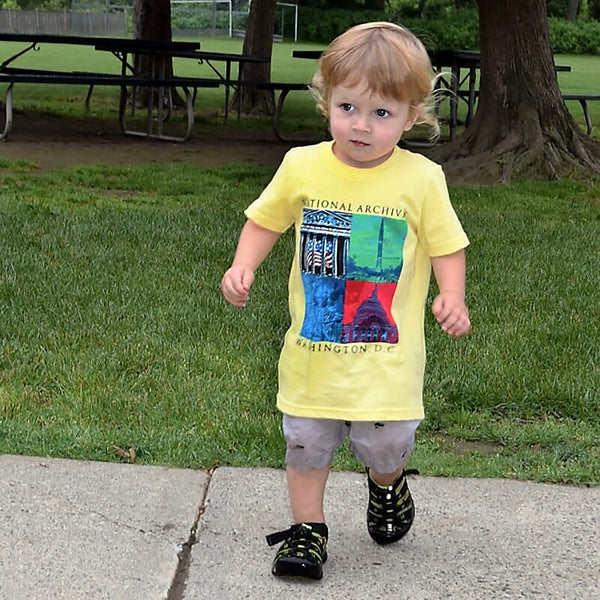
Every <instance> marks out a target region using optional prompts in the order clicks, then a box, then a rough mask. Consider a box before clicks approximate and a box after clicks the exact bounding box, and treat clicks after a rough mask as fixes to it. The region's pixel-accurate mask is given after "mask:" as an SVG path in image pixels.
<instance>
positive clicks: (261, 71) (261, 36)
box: [231, 0, 277, 114]
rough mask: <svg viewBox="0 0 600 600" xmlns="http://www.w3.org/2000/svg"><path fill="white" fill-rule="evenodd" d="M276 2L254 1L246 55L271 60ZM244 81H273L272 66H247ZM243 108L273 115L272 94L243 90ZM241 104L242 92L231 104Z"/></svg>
mask: <svg viewBox="0 0 600 600" xmlns="http://www.w3.org/2000/svg"><path fill="white" fill-rule="evenodd" d="M276 7H277V1H276V0H253V2H252V3H251V4H250V12H249V14H248V23H247V25H246V35H245V37H244V47H243V50H242V53H243V54H249V55H252V56H262V57H265V58H268V59H269V60H271V54H272V49H273V30H274V28H275V10H276ZM242 79H243V80H244V81H253V82H264V83H268V82H269V81H271V63H270V62H268V63H246V64H245V65H244V70H243V72H242ZM241 91H242V107H243V109H244V111H245V112H252V111H256V112H267V113H269V114H271V113H272V112H273V111H274V104H273V94H271V93H270V92H268V91H266V90H259V89H257V88H256V87H250V86H245V87H242V90H241ZM239 100H240V90H238V91H237V92H236V94H235V95H234V98H233V100H232V102H231V104H232V106H233V107H237V103H238V102H239Z"/></svg>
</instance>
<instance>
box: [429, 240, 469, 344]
mask: <svg viewBox="0 0 600 600" xmlns="http://www.w3.org/2000/svg"><path fill="white" fill-rule="evenodd" d="M431 264H432V266H433V273H434V275H435V279H436V281H437V284H438V288H439V290H440V292H439V294H438V295H437V297H436V298H435V300H434V301H433V305H432V307H431V310H432V311H433V314H434V316H435V318H436V319H437V322H438V323H439V324H440V326H441V328H442V329H443V330H444V331H445V332H446V333H447V334H448V335H451V336H452V337H461V336H463V335H466V334H467V333H468V332H469V329H470V327H471V321H470V320H469V311H468V310H467V307H466V305H465V279H466V275H465V272H466V260H465V251H464V250H459V251H458V252H454V253H453V254H446V255H445V256H434V257H432V258H431Z"/></svg>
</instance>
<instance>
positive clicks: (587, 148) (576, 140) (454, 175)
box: [425, 133, 600, 185]
mask: <svg viewBox="0 0 600 600" xmlns="http://www.w3.org/2000/svg"><path fill="white" fill-rule="evenodd" d="M467 135H468V134H467ZM515 139H516V138H513V139H512V140H510V143H507V142H508V140H504V141H503V142H500V143H499V144H497V145H496V146H494V147H493V148H491V149H490V150H486V151H483V152H481V151H479V152H474V153H473V154H470V153H469V138H465V139H464V140H461V138H459V139H457V140H455V141H454V142H452V143H449V144H444V145H442V146H439V147H436V148H432V149H430V150H428V151H427V152H425V154H427V156H429V157H430V158H432V159H433V160H435V161H436V162H439V163H441V164H442V165H443V168H444V172H445V173H446V177H447V178H448V181H449V182H450V183H452V184H467V185H474V184H492V183H503V184H506V183H511V182H516V181H547V180H553V179H565V178H571V179H589V178H593V177H600V144H598V143H596V142H595V141H594V140H592V139H591V138H589V137H588V136H585V135H583V134H579V133H576V135H574V136H573V138H572V139H571V140H569V142H568V143H565V141H564V140H561V139H560V138H558V137H554V136H550V135H546V136H544V138H543V139H542V140H541V141H539V139H538V140H537V141H538V143H537V144H535V145H532V146H530V147H523V146H522V145H519V144H518V143H515Z"/></svg>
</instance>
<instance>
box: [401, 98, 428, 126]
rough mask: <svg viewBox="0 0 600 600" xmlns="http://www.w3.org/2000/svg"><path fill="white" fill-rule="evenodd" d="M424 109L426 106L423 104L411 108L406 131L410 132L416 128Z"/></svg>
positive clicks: (405, 124)
mask: <svg viewBox="0 0 600 600" xmlns="http://www.w3.org/2000/svg"><path fill="white" fill-rule="evenodd" d="M424 108H425V104H424V103H423V102H421V103H419V104H417V105H416V106H411V107H410V116H409V118H408V120H407V121H406V123H404V131H410V130H411V129H412V128H413V127H414V125H415V123H416V122H417V120H418V118H419V115H420V114H421V113H422V112H423V109H424Z"/></svg>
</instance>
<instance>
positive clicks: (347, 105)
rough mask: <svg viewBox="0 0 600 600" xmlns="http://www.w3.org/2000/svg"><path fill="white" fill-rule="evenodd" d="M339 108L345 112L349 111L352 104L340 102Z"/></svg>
mask: <svg viewBox="0 0 600 600" xmlns="http://www.w3.org/2000/svg"><path fill="white" fill-rule="evenodd" d="M340 108H341V109H342V110H345V111H346V112H350V111H351V110H352V104H350V102H342V104H340Z"/></svg>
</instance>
